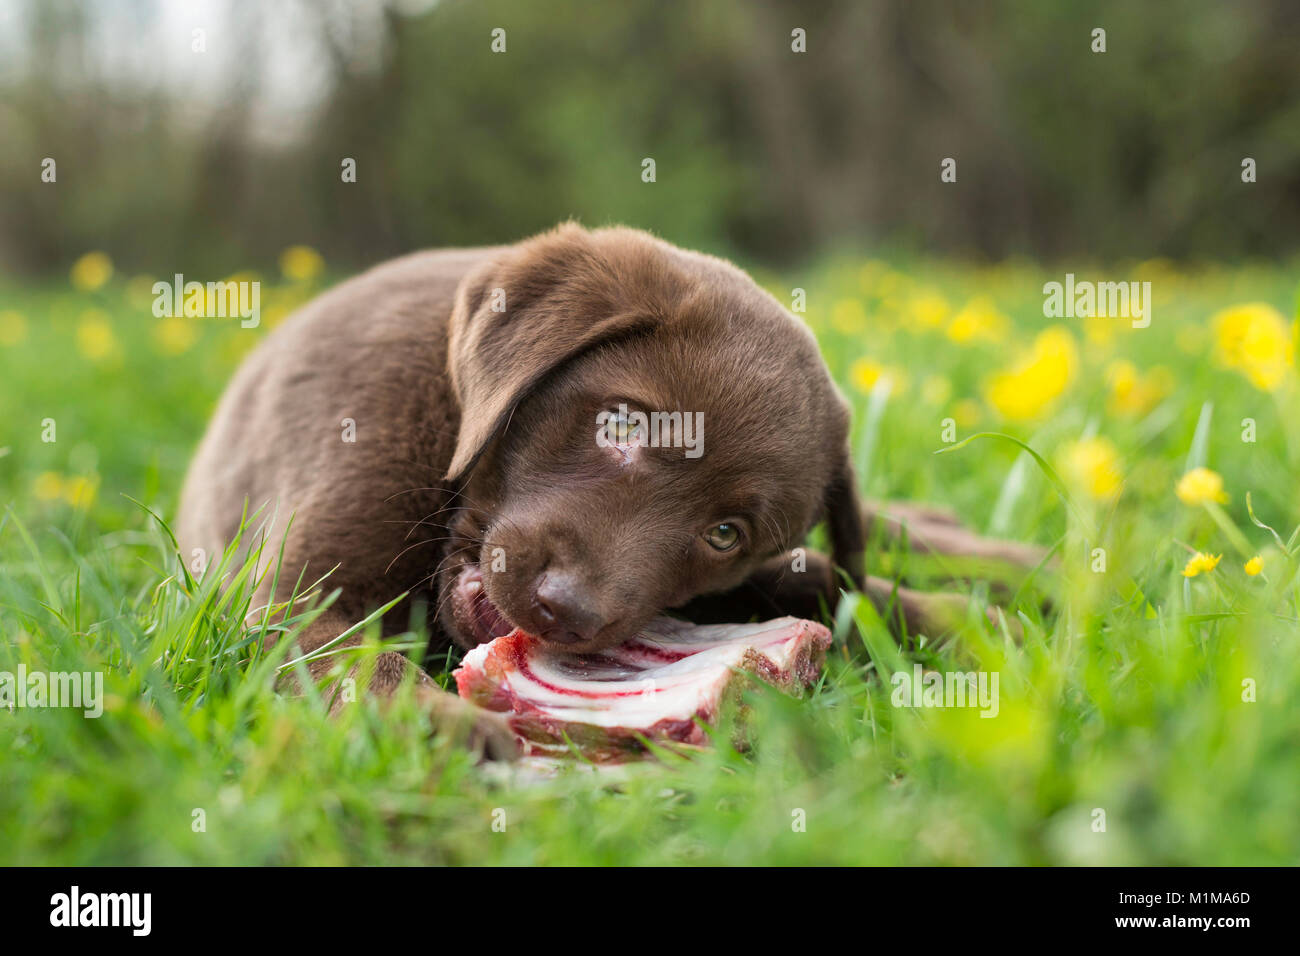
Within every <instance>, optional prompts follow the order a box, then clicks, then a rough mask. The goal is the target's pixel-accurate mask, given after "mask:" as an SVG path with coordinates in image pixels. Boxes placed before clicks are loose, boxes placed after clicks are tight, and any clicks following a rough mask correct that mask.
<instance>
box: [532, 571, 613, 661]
mask: <svg viewBox="0 0 1300 956" xmlns="http://www.w3.org/2000/svg"><path fill="white" fill-rule="evenodd" d="M533 610H534V611H535V612H536V614H537V620H538V622H539V623H540V624H541V625H542V626H541V632H542V633H541V636H542V637H543V638H545V639H546V640H548V641H554V642H556V643H558V644H577V643H578V642H580V641H589V640H591V639H592V638H593V637H595V636H596V633H597V632H598V631H599V630H600V629H601V628H602V627H604V626H605V618H604V616H603V615H601V613H600V612H599V611H598V610H596V608H595V607H594V606H593V604H592V601H591V598H590V595H589V594H588V593H587V590H586V588H584V587H582V585H580V584H579V583H578V582H577V581H576V580H575V579H574V577H573V575H571V574H567V573H564V572H555V571H547V572H546V573H545V574H544V575H542V579H541V581H540V582H538V585H537V593H536V594H535V595H534V597H533Z"/></svg>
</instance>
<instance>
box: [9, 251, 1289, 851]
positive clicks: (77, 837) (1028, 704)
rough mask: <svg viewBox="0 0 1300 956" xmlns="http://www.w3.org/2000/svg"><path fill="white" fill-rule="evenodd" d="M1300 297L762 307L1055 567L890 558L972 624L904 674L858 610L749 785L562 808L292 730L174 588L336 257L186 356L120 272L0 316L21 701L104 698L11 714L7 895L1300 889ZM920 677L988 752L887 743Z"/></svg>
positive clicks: (683, 778) (916, 495)
mask: <svg viewBox="0 0 1300 956" xmlns="http://www.w3.org/2000/svg"><path fill="white" fill-rule="evenodd" d="M1298 265H1300V263H1297V262H1291V263H1286V264H1269V265H1249V264H1245V265H1237V266H1233V267H1228V266H1223V265H1214V264H1207V265H1201V266H1186V265H1175V264H1173V263H1170V262H1166V261H1162V260H1155V261H1149V262H1143V263H1130V264H1124V265H1121V266H1109V267H1107V266H1104V265H1098V266H1095V267H1092V268H1088V269H1084V268H1076V269H1074V271H1076V272H1078V273H1079V274H1080V275H1089V276H1105V277H1107V278H1113V279H1114V280H1116V281H1120V280H1129V279H1132V280H1140V281H1150V282H1151V288H1152V291H1153V300H1152V303H1151V319H1152V321H1151V323H1150V326H1149V327H1147V328H1133V327H1132V325H1131V323H1130V322H1129V321H1128V320H1127V319H1122V318H1112V319H1099V318H1096V319H1060V318H1045V317H1044V314H1043V292H1042V289H1043V284H1044V283H1045V282H1048V281H1061V279H1062V277H1063V270H1060V271H1051V270H1046V269H1044V268H1043V267H1040V266H1038V265H1035V264H1032V263H1027V262H1008V263H1004V264H999V265H992V266H985V267H975V266H970V265H962V264H954V263H947V262H933V261H921V260H916V259H912V258H909V257H907V256H901V255H900V256H890V257H882V258H873V257H871V256H868V255H860V254H849V253H847V252H846V253H844V254H841V255H832V256H827V257H824V258H822V259H820V260H818V261H817V262H815V263H813V264H810V265H809V266H808V267H806V268H803V269H791V270H785V271H782V272H780V273H774V272H766V271H762V270H760V271H758V272H757V273H756V277H757V278H758V279H759V280H760V281H761V282H762V283H763V284H764V285H765V286H766V287H767V288H769V289H770V290H771V291H772V292H773V294H774V295H776V296H777V297H778V298H779V299H780V300H782V301H783V302H786V303H791V302H792V301H794V297H795V293H794V291H793V290H794V289H796V288H797V289H802V290H803V292H804V297H805V298H806V312H804V313H803V317H804V318H805V319H806V320H807V321H808V322H809V324H810V325H811V326H812V327H813V329H814V330H815V331H816V333H817V335H818V338H819V340H820V341H821V343H822V346H823V350H824V352H825V355H826V358H827V361H828V363H829V364H830V366H831V369H832V371H833V373H834V374H835V376H836V377H837V379H838V380H839V381H840V382H841V383H842V385H843V388H844V390H845V393H846V395H848V396H849V397H850V398H851V399H852V401H853V403H854V405H855V450H856V454H857V458H858V466H859V472H860V474H859V477H860V481H861V484H862V489H863V491H864V493H865V494H868V495H869V496H871V497H872V498H879V499H890V498H893V499H909V500H916V501H924V502H932V503H936V504H941V505H945V506H949V507H951V508H952V509H954V510H955V511H956V512H957V513H958V514H960V515H962V516H963V518H964V519H965V520H966V521H967V522H969V523H970V524H971V526H972V527H974V528H975V529H976V530H978V531H979V532H980V533H983V534H987V535H991V536H996V537H1004V538H1008V539H1013V540H1018V541H1026V542H1033V543H1036V544H1039V545H1041V546H1043V547H1044V548H1045V549H1047V551H1048V553H1049V558H1048V559H1047V560H1046V561H1044V562H1043V563H1042V565H1041V566H1039V567H1036V568H1032V569H1022V571H1021V572H1019V573H1016V574H1006V573H1005V569H1003V570H1002V571H997V572H996V573H994V574H993V579H991V580H985V579H983V578H982V577H981V576H980V575H981V573H982V572H981V571H980V570H979V569H971V568H968V567H964V566H961V564H960V562H957V561H947V560H945V559H943V558H933V557H931V558H928V559H922V558H921V557H919V556H917V555H911V554H908V553H906V551H904V550H901V549H899V548H888V547H882V548H881V549H880V550H879V552H878V553H873V554H872V555H870V556H869V563H870V564H871V565H872V567H873V569H875V570H876V571H877V572H878V573H885V574H890V575H896V576H899V577H900V578H901V579H903V580H905V581H908V582H913V583H918V584H929V585H942V586H945V587H948V588H951V589H957V590H960V591H961V592H962V593H964V594H968V595H969V596H970V602H969V613H968V614H967V615H966V617H965V619H963V620H957V621H954V622H953V627H952V629H951V630H950V631H949V632H947V633H936V634H926V635H908V636H907V638H906V639H905V640H903V641H902V642H901V643H899V642H897V641H895V640H894V638H893V637H891V636H890V634H889V632H888V631H887V629H886V628H885V626H884V623H883V622H882V620H881V618H880V616H879V615H878V614H877V613H875V611H874V610H873V609H872V608H871V606H870V605H869V604H867V603H866V602H864V601H860V600H858V601H854V600H850V601H849V602H848V603H847V604H845V605H844V611H843V613H841V614H840V615H839V617H838V618H837V619H836V620H835V621H833V622H831V623H832V624H833V625H834V630H835V636H836V643H835V646H834V647H833V648H832V652H831V655H830V657H829V660H828V666H827V673H826V677H825V679H824V680H823V682H822V684H821V685H820V686H819V687H818V688H817V689H816V691H815V692H814V693H813V694H812V695H810V696H809V697H808V698H807V699H805V700H802V701H797V700H793V699H789V698H785V697H783V696H781V695H780V694H778V693H775V692H772V691H767V690H763V689H758V688H756V689H754V690H753V691H752V692H750V693H749V694H748V696H747V720H748V723H749V727H750V731H749V732H750V736H751V738H752V739H753V741H754V746H753V747H752V748H750V749H749V750H747V751H745V752H740V751H738V750H736V749H735V748H734V747H732V746H731V744H730V743H729V739H730V738H729V735H728V734H727V733H725V730H724V732H720V734H719V736H718V740H717V746H716V747H715V749H714V750H713V751H711V752H709V753H707V754H704V755H701V756H698V757H695V758H693V759H690V760H676V759H665V761H664V762H647V763H644V764H638V765H635V766H630V767H627V768H625V769H624V770H623V771H622V772H619V773H616V774H612V775H607V774H599V773H591V772H588V771H586V770H585V769H583V768H582V766H581V765H575V769H574V770H573V771H572V772H566V773H562V774H560V775H558V776H556V777H554V778H549V779H539V778H536V777H533V776H529V775H526V774H513V773H511V772H510V771H509V770H507V769H503V768H502V767H500V766H494V767H484V766H476V765H475V764H474V762H473V761H472V760H471V759H470V758H469V757H468V756H467V755H466V754H465V753H464V752H463V751H462V750H460V749H458V748H456V747H454V746H451V745H449V744H448V743H447V742H446V741H443V740H441V739H439V738H434V739H432V740H431V739H430V737H429V725H428V722H427V719H426V718H425V717H424V716H423V715H422V714H420V713H419V712H418V711H417V710H416V709H415V707H414V706H413V704H412V703H411V701H409V700H401V701H399V702H398V703H397V704H396V705H395V706H394V709H393V710H392V711H391V712H390V713H389V714H388V715H387V716H386V717H383V716H381V715H380V714H378V712H377V711H376V710H375V709H374V708H373V707H372V706H371V705H369V704H365V703H363V704H359V705H357V706H353V707H350V708H347V709H346V710H345V712H344V713H343V715H342V716H340V717H339V718H338V719H330V718H327V717H326V716H325V714H324V707H323V705H322V703H321V701H320V699H319V698H318V697H314V696H308V697H303V698H290V697H285V696H281V695H278V694H277V693H275V691H274V688H273V684H274V677H275V667H276V664H277V663H278V661H277V659H276V658H275V657H274V656H273V655H267V654H263V653H261V652H260V651H259V640H258V639H259V637H260V632H259V629H258V628H256V627H249V626H246V625H245V623H244V621H245V615H246V612H247V610H248V606H247V605H248V597H247V594H248V589H247V578H246V577H241V574H242V569H240V568H238V567H234V566H231V565H230V564H229V563H228V562H227V563H225V564H222V565H219V566H218V567H217V568H215V569H214V571H212V572H210V573H209V574H208V575H207V576H205V577H204V578H203V579H202V580H194V579H193V577H192V576H191V575H189V574H188V573H186V571H185V570H183V568H182V565H181V563H180V562H179V561H178V558H177V556H176V554H175V551H174V548H173V545H172V542H171V540H170V538H169V535H168V533H167V531H166V528H165V522H167V521H168V520H170V519H171V518H172V517H173V516H174V511H175V507H176V502H177V496H178V492H179V487H180V482H181V479H182V476H183V474H184V469H185V466H186V463H187V460H188V457H189V455H190V453H191V451H192V449H193V447H194V445H195V443H196V441H197V440H198V438H199V436H200V434H201V432H202V429H203V426H204V423H205V421H206V419H207V416H208V415H209V414H210V412H211V410H212V408H213V406H214V403H215V401H216V399H217V397H218V395H219V394H220V390H221V388H222V386H223V384H224V382H225V380H226V379H227V377H228V376H229V375H230V373H231V371H232V370H233V369H234V367H235V365H236V364H237V363H238V361H239V359H240V357H241V356H242V355H244V354H246V353H247V351H248V350H249V349H250V348H252V347H253V346H254V345H255V344H256V342H257V341H258V339H259V337H260V336H261V335H264V334H265V332H266V330H267V329H268V328H270V327H273V326H274V325H275V324H276V323H277V322H279V321H281V320H283V318H284V317H285V316H286V315H288V314H289V313H290V312H291V311H292V310H293V308H295V307H296V306H297V305H299V304H301V303H302V302H304V301H306V300H307V299H308V298H310V297H311V296H312V295H314V294H316V293H317V292H318V291H320V290H321V289H322V288H324V287H325V286H326V285H327V284H328V283H329V282H331V281H336V280H337V279H339V278H342V275H341V274H339V275H336V274H335V273H334V272H333V271H331V270H330V269H328V268H327V264H326V263H324V262H323V261H322V260H321V258H320V257H319V256H318V255H317V254H316V253H315V252H314V251H312V250H311V249H309V248H306V247H294V248H292V249H290V250H286V252H285V254H284V255H283V256H282V258H281V260H280V262H279V263H278V267H277V268H276V269H274V270H268V271H267V272H265V273H264V274H261V275H258V274H255V273H252V272H249V273H244V274H241V275H240V276H239V277H237V278H244V279H250V280H251V279H257V280H260V281H261V282H262V283H263V286H262V324H261V327H260V328H258V329H245V328H241V327H240V324H239V321H238V320H237V319H233V320H232V319H186V318H161V319H160V318H156V317H155V316H154V315H153V313H152V311H151V303H152V299H153V295H152V291H151V289H152V283H153V281H154V279H153V278H152V277H147V276H132V275H123V274H121V273H120V272H119V271H117V270H115V268H114V266H113V263H112V262H111V261H110V260H109V259H108V257H107V256H105V255H103V254H102V253H93V252H91V253H88V254H86V255H85V256H83V257H82V258H81V259H79V260H78V261H77V263H76V265H75V266H74V267H73V269H72V271H71V273H70V274H68V275H66V276H59V277H54V278H52V279H50V280H48V281H45V282H21V283H20V282H18V281H17V280H12V279H7V278H0V506H2V507H3V511H2V512H0V672H4V671H8V672H14V671H16V670H17V668H18V667H19V665H23V666H25V668H26V669H27V670H28V671H29V672H30V671H34V670H46V671H102V672H103V673H104V675H105V676H104V689H105V703H104V713H103V715H102V716H101V717H99V718H98V719H86V718H84V717H83V716H82V715H81V712H80V711H73V710H66V709H53V708H51V709H14V710H0V863H3V864H109V863H123V864H172V863H195V864H335V863H356V864H436V863H503V864H560V863H576V864H583V863H592V864H603V863H627V864H683V863H686V864H690V863H722V864H743V863H773V864H801V863H844V864H857V863H863V864H892V863H908V864H935V863H937V864H972V863H983V864H1206V865H1221V864H1228V865H1232V864H1294V863H1295V862H1296V861H1297V860H1298V859H1300V534H1297V530H1300V529H1298V526H1300V488H1298V486H1300V480H1298V479H1300V381H1298V379H1297V370H1296V351H1297V335H1298V334H1300V322H1297V319H1296V315H1297V291H1298V288H1297V280H1296V276H1297V275H1300V270H1298V269H1297V266H1298ZM976 436H979V437H976ZM248 439H249V440H250V441H256V440H257V436H255V435H250V436H248ZM967 439H969V441H967ZM1031 450H1032V451H1031ZM937 452H942V453H939V454H936V453H937ZM222 574H226V575H228V577H229V579H230V580H234V581H235V582H236V585H235V586H234V587H232V588H231V589H230V590H228V591H226V592H224V593H223V592H222V591H221V590H220V589H219V588H218V587H217V586H216V583H217V579H218V578H219V577H220V576H221V575H222ZM971 574H974V575H975V578H974V580H970V579H969V578H968V575H971ZM322 591H323V592H325V593H327V592H328V582H326V584H325V585H324V587H323V589H322ZM987 603H996V604H997V605H998V606H1000V607H1001V608H1002V609H1003V610H1004V612H1005V613H1004V617H1003V618H1002V619H1001V620H998V621H996V622H990V621H989V620H988V619H987V618H986V617H985V615H984V614H983V608H984V606H985V605H986V604H987ZM426 637H427V635H424V634H420V633H414V634H411V635H408V636H407V638H405V639H404V646H409V647H411V648H412V652H413V653H418V649H419V646H420V645H421V644H422V643H423V642H424V641H425V639H426ZM373 651H374V645H373V644H371V645H370V646H368V647H367V648H366V649H365V650H363V651H362V653H363V654H369V653H373ZM915 663H921V664H923V665H924V666H925V667H926V668H935V669H938V670H940V671H972V670H977V671H984V672H990V673H996V674H997V675H998V677H999V684H998V686H999V696H1000V700H999V708H998V713H997V716H996V717H994V718H992V719H987V718H983V717H981V716H980V712H979V710H977V709H970V708H967V709H958V708H927V707H919V708H914V707H910V706H894V704H893V702H892V701H891V696H892V690H893V686H892V681H891V675H892V674H894V673H896V672H898V671H904V672H910V671H911V669H912V667H913V666H914V664H915ZM451 666H454V656H449V658H448V660H447V667H448V668H450V667H451ZM440 677H441V678H442V679H444V680H445V678H446V671H444V672H443V674H441V675H440Z"/></svg>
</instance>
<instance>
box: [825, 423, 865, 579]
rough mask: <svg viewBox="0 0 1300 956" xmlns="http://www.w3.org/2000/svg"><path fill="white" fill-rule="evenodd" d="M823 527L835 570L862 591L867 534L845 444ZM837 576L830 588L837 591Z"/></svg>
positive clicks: (829, 490) (828, 494) (829, 492)
mask: <svg viewBox="0 0 1300 956" xmlns="http://www.w3.org/2000/svg"><path fill="white" fill-rule="evenodd" d="M825 500H826V528H827V531H828V532H829V535H830V539H831V558H832V559H833V560H834V562H835V565H836V567H839V568H843V569H844V570H845V571H846V572H848V575H849V577H850V579H852V581H853V585H854V587H856V588H858V589H859V590H861V588H862V582H863V578H862V571H863V567H862V562H863V551H864V550H865V549H866V535H865V532H864V531H863V527H862V502H861V500H860V499H859V498H858V483H857V477H856V476H855V475H854V471H853V460H852V457H851V456H850V454H849V446H848V442H847V441H846V442H845V443H844V447H843V449H842V450H841V452H840V454H839V458H838V461H837V464H836V466H835V471H834V472H833V473H832V476H831V481H830V484H829V485H827V487H826V499H825ZM839 584H840V582H839V579H838V577H837V578H836V579H835V580H833V581H832V584H831V586H832V588H834V589H835V590H836V591H837V592H838V589H839Z"/></svg>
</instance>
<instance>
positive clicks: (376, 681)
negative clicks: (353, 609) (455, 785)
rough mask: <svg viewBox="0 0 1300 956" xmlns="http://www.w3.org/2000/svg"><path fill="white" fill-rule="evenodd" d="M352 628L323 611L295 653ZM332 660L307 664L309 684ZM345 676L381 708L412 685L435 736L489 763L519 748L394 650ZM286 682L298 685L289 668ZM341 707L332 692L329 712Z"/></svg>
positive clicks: (496, 721) (340, 616) (497, 718)
mask: <svg viewBox="0 0 1300 956" xmlns="http://www.w3.org/2000/svg"><path fill="white" fill-rule="evenodd" d="M357 619H358V620H359V619H360V617H359V616H358V618H357ZM354 623H355V621H353V620H352V618H351V617H350V616H349V615H348V614H346V613H344V612H343V611H341V610H339V609H337V608H335V607H330V608H327V609H326V610H325V612H324V613H323V614H322V615H321V616H320V617H318V618H317V619H316V620H314V621H313V622H312V623H311V624H309V625H308V626H307V627H306V628H305V629H304V630H303V632H302V634H300V635H299V636H298V640H297V646H298V653H299V654H303V655H306V654H310V653H312V652H313V651H316V650H319V649H320V648H321V647H323V646H324V645H325V644H327V643H329V642H330V641H332V640H334V638H336V637H338V635H340V634H342V633H343V632H344V631H346V630H347V629H348V628H349V627H351V626H352V625H353V624H354ZM361 640H362V636H361V635H360V634H354V635H352V636H351V637H349V638H348V639H347V640H345V641H341V642H340V643H338V644H336V645H333V648H346V647H356V646H358V645H360V644H361ZM333 648H331V650H332V649H333ZM337 660H338V657H336V656H335V655H333V654H330V655H327V656H323V657H316V658H313V659H311V660H309V661H307V662H306V666H307V672H308V674H310V675H311V678H312V680H314V681H316V682H318V683H319V682H320V681H322V680H324V679H325V677H326V676H327V675H328V674H329V672H330V671H331V670H332V669H333V667H334V665H335V663H336V662H337ZM346 676H347V678H350V679H351V680H353V681H355V682H356V684H357V686H358V688H359V689H360V690H361V692H362V693H365V694H369V695H370V696H372V697H374V698H375V699H377V700H379V701H380V702H381V703H383V702H387V701H389V700H391V699H392V697H393V695H394V694H395V693H396V692H397V689H398V688H399V687H401V686H402V683H403V681H406V680H408V679H409V680H413V681H414V692H415V697H416V699H417V700H418V701H420V703H421V704H422V705H423V706H424V708H425V709H426V711H427V712H428V713H429V715H430V717H431V719H432V721H433V725H434V729H435V730H436V731H437V732H438V733H441V734H447V735H449V736H450V737H451V738H452V739H453V740H456V741H457V742H460V743H464V744H465V745H467V746H468V747H470V748H471V749H473V750H474V751H475V752H478V753H482V754H483V755H485V756H487V757H489V758H491V759H493V760H513V759H515V758H516V757H518V756H519V746H518V743H517V742H516V739H515V736H514V734H513V733H512V732H511V730H510V728H509V726H508V725H507V724H506V721H505V718H504V717H502V716H501V715H500V714H496V713H493V712H492V711H489V710H484V709H483V708H482V707H478V706H476V705H474V704H471V703H470V702H469V701H466V700H462V699H461V698H460V697H457V696H456V695H455V694H450V693H448V692H447V691H445V690H443V689H442V688H441V687H439V686H438V684H437V682H436V681H435V680H434V679H433V678H432V677H430V676H429V675H428V674H427V673H425V671H424V670H423V669H422V668H420V667H417V666H416V665H415V664H412V663H411V662H410V661H409V660H407V659H406V657H405V655H403V654H401V653H399V652H397V651H382V652H380V653H379V654H377V655H375V656H374V657H373V658H369V659H367V660H364V661H358V662H357V663H355V664H353V665H352V667H351V668H350V669H349V670H348V673H347V675H346ZM285 678H286V679H285V683H286V685H288V686H292V687H296V686H297V682H296V680H294V677H293V671H292V669H290V670H287V671H286V672H285ZM346 703H347V702H346V701H345V699H344V697H343V695H342V694H338V693H335V694H334V695H333V702H332V703H331V706H330V713H331V714H338V713H339V712H340V711H341V710H342V708H343V707H345V706H346Z"/></svg>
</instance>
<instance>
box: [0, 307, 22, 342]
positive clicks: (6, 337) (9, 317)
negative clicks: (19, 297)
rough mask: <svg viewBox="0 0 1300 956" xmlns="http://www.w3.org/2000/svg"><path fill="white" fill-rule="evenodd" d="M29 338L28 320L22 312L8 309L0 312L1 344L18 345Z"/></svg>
mask: <svg viewBox="0 0 1300 956" xmlns="http://www.w3.org/2000/svg"><path fill="white" fill-rule="evenodd" d="M25 338H27V320H26V319H25V318H23V314H22V313H21V312H14V311H13V310H12V309H6V310H5V311H3V312H0V345H4V346H14V345H18V344H19V343H20V342H22V341H23V339H25Z"/></svg>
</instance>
